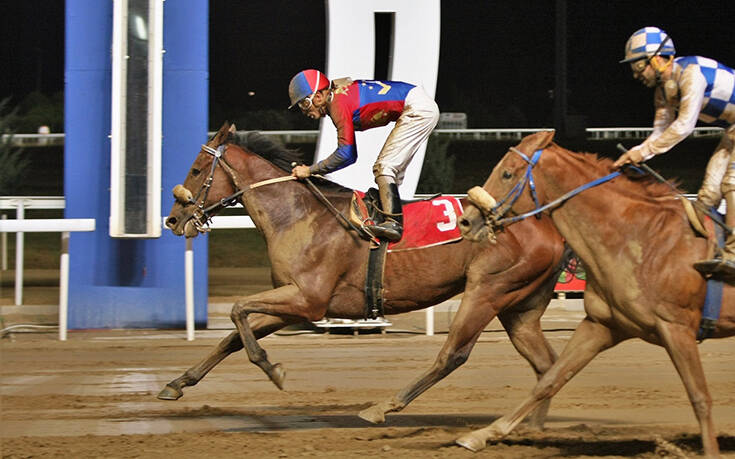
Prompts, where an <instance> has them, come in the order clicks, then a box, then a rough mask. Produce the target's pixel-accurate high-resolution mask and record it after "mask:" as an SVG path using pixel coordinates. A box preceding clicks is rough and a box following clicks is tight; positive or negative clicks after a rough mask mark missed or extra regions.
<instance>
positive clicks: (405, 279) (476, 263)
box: [158, 123, 567, 425]
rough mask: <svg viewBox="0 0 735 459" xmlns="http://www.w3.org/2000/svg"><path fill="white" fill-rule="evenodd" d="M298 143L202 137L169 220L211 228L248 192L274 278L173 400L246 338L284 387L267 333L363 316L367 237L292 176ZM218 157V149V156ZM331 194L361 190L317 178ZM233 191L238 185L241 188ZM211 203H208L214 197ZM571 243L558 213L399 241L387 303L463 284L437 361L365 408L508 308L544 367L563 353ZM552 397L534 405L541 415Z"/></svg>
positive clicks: (409, 306)
mask: <svg viewBox="0 0 735 459" xmlns="http://www.w3.org/2000/svg"><path fill="white" fill-rule="evenodd" d="M299 159H300V158H299V157H298V155H297V154H296V152H294V151H292V150H286V149H283V148H282V147H279V146H277V145H275V144H274V143H272V142H271V141H269V140H268V139H266V138H265V137H263V136H262V135H260V134H258V133H246V134H243V133H236V132H235V127H234V126H230V125H229V124H227V123H225V124H224V125H223V126H222V128H221V129H220V130H219V132H218V133H217V134H216V135H215V136H214V137H213V138H212V140H210V141H209V142H208V143H207V145H204V146H203V147H202V150H200V152H199V154H198V155H197V157H196V159H195V161H194V164H193V165H192V167H191V170H190V172H189V174H188V176H187V177H186V180H185V182H184V184H183V187H182V186H181V185H177V187H176V188H175V193H174V194H175V197H176V202H175V203H174V205H173V208H172V209H171V213H170V215H169V216H168V218H167V220H166V225H167V226H168V227H169V228H170V229H171V230H172V231H173V232H174V233H175V234H177V235H185V236H186V237H194V236H196V235H197V234H198V232H200V231H204V230H205V229H206V228H205V227H204V223H205V221H206V220H207V219H208V217H209V213H210V212H212V213H214V212H215V211H216V210H218V208H221V207H223V206H224V205H226V204H228V203H232V202H233V201H239V202H241V203H242V204H243V206H244V207H245V208H246V209H247V211H248V213H249V215H250V217H251V218H252V220H253V222H254V223H255V225H256V227H257V228H258V230H259V231H260V232H261V233H262V235H263V236H264V237H265V240H266V242H267V250H268V256H269V258H270V261H271V265H272V273H271V277H272V281H273V285H274V287H275V288H274V289H272V290H268V291H265V292H263V293H258V294H255V295H251V296H247V297H245V298H242V299H240V300H238V301H237V302H236V303H235V304H234V305H233V307H232V313H231V318H232V321H233V322H234V323H235V325H236V327H237V331H233V332H232V333H231V334H230V335H229V336H227V337H226V338H224V339H223V340H222V342H221V343H219V345H217V346H216V348H215V349H214V350H213V351H212V352H211V353H210V354H209V355H208V356H207V357H206V358H205V359H204V360H202V361H201V362H200V363H198V364H197V365H195V366H193V367H192V368H190V369H188V370H187V371H186V372H185V373H184V374H183V375H182V376H180V377H179V378H176V379H174V380H173V381H171V382H170V383H168V384H167V385H166V387H165V388H164V389H163V390H162V391H161V393H160V394H159V395H158V397H159V398H161V399H169V400H175V399H178V398H179V397H181V396H182V395H183V392H182V389H183V388H184V387H186V386H193V385H195V384H197V383H198V382H199V381H200V380H201V379H202V378H203V377H204V376H205V375H206V374H207V373H208V372H209V371H210V370H211V369H212V368H213V367H214V366H215V365H217V364H218V363H219V362H220V361H222V359H224V358H225V357H226V356H227V355H229V354H231V353H232V352H235V351H238V350H240V349H242V348H243V346H244V347H245V349H246V352H247V355H248V357H249V359H250V360H251V361H252V362H253V363H254V364H256V365H257V366H259V367H260V368H261V369H262V370H263V371H264V372H265V373H266V374H267V375H268V377H269V378H270V379H271V381H272V382H273V383H274V384H275V385H276V386H277V387H278V388H279V389H281V388H283V381H284V376H285V372H284V370H283V368H282V367H281V365H280V364H272V363H271V362H270V361H269V360H268V357H267V355H266V352H265V351H264V350H263V349H262V348H261V347H260V345H259V344H258V342H257V340H258V339H259V338H262V337H264V336H267V335H268V334H270V333H273V332H275V331H277V330H279V329H281V328H283V327H284V326H286V325H289V324H294V323H299V322H304V321H316V320H320V319H322V318H324V317H338V318H350V319H358V318H361V317H363V314H364V304H365V294H364V291H363V286H364V284H365V274H366V264H367V259H368V253H369V250H370V248H369V246H370V243H369V241H366V240H364V239H361V238H360V237H359V236H358V235H357V234H356V233H355V231H349V230H347V229H346V228H345V227H344V226H343V225H342V224H341V223H340V221H339V220H338V219H337V218H336V217H335V215H333V213H331V212H330V210H329V209H328V208H327V207H326V206H325V204H324V203H323V202H321V201H320V200H319V199H317V197H316V196H315V194H314V193H313V192H312V191H311V190H310V188H309V187H308V186H307V185H306V184H305V183H304V182H302V181H296V180H295V179H294V180H291V179H293V177H291V176H290V171H291V164H292V161H298V160H299ZM215 160H216V161H215ZM312 180H313V183H314V184H316V186H317V187H318V188H319V189H320V190H321V192H322V193H323V194H324V195H325V196H326V198H327V199H328V200H329V201H330V202H331V203H332V204H333V206H334V207H335V208H336V209H338V210H339V211H340V212H342V213H347V212H348V209H349V206H350V200H351V196H352V190H348V189H346V188H343V187H341V186H339V185H336V184H334V183H332V182H329V181H327V180H324V179H319V178H312ZM233 195H234V196H233ZM210 206H211V207H212V209H208V208H209V207H210ZM566 252H567V251H566V250H565V245H564V242H563V240H562V239H561V237H560V236H559V234H558V232H557V231H556V230H555V229H554V227H553V225H552V224H551V221H550V220H549V219H547V218H542V219H540V220H537V219H532V220H529V221H527V222H524V223H522V224H520V225H517V226H516V227H514V228H513V230H512V231H508V232H507V233H505V234H504V235H502V236H501V237H499V238H498V241H497V244H496V245H492V244H490V243H488V242H487V241H484V242H479V243H474V242H470V241H465V240H461V241H458V242H456V243H452V244H445V245H439V246H435V247H430V248H425V249H420V250H412V251H405V252H390V253H388V254H387V257H386V258H387V259H386V264H385V282H384V288H385V290H384V310H385V313H386V314H398V313H403V312H408V311H413V310H417V309H421V308H426V307H428V306H431V305H435V304H437V303H440V302H442V301H444V300H446V299H448V298H451V297H453V296H455V295H457V294H458V293H461V292H462V291H463V290H464V295H463V296H462V301H461V304H460V307H459V310H458V311H457V314H456V317H455V319H454V321H453V323H452V325H451V328H450V331H449V336H448V338H447V340H446V342H445V343H444V345H443V347H442V349H441V351H440V353H439V355H438V356H437V358H436V360H435V362H434V364H433V366H432V367H431V368H430V369H429V370H428V371H427V372H426V373H425V374H423V375H422V376H421V377H419V378H418V379H416V380H415V381H414V382H413V383H411V384H409V385H408V386H407V387H406V388H405V389H403V390H401V391H400V392H399V393H398V394H397V395H396V396H395V397H392V398H390V399H388V400H386V401H384V402H382V403H379V404H377V405H374V406H372V407H370V408H368V409H366V410H365V411H363V412H362V413H360V416H361V417H363V418H364V419H366V420H369V421H371V422H383V421H384V420H385V417H384V415H385V413H388V412H391V411H399V410H401V409H402V408H403V407H405V406H406V405H407V404H408V403H410V402H411V401H412V400H413V399H414V398H416V397H417V396H419V395H420V394H421V393H423V392H424V391H426V390H427V389H428V388H430V387H431V386H432V385H434V384H435V383H436V382H437V381H439V380H441V379H442V378H443V377H445V376H446V375H448V374H449V373H451V372H452V371H453V370H454V369H456V368H457V367H459V366H460V365H461V364H462V363H464V362H465V361H466V360H467V358H468V356H469V353H470V350H471V349H472V347H473V346H474V344H475V342H476V341H477V339H478V337H479V336H480V334H481V333H482V331H483V329H484V328H485V326H486V325H487V324H488V323H489V322H490V321H491V320H492V319H493V318H494V317H495V316H498V317H499V319H500V321H501V323H502V324H503V326H504V327H505V329H506V331H507V333H508V335H509V336H510V339H511V341H512V343H513V345H514V346H515V347H516V349H517V350H518V352H520V354H521V355H522V356H523V357H525V358H526V360H528V362H529V363H530V364H531V367H532V368H533V370H534V371H535V373H536V375H537V378H538V377H540V376H541V374H543V373H544V372H545V371H546V370H547V369H548V368H549V367H550V366H551V364H552V363H553V361H554V360H555V359H556V355H555V353H554V351H553V349H552V348H551V347H550V346H549V343H548V342H547V341H546V339H545V338H544V336H543V334H542V331H541V327H540V322H539V319H540V317H541V315H542V314H543V312H544V311H545V309H546V306H547V304H548V302H549V301H550V299H551V296H552V294H553V288H554V285H555V282H556V280H557V278H558V275H559V270H560V267H561V266H562V265H563V263H561V262H562V259H563V258H564V256H565V253H566ZM547 409H548V404H547V405H546V406H544V407H542V408H541V409H540V410H538V411H537V413H536V415H534V417H535V420H536V423H537V425H541V424H542V423H543V419H544V418H545V414H546V411H547Z"/></svg>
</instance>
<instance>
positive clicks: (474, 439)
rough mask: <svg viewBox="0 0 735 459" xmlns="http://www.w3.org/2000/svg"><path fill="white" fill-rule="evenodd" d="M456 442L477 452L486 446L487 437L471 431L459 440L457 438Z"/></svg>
mask: <svg viewBox="0 0 735 459" xmlns="http://www.w3.org/2000/svg"><path fill="white" fill-rule="evenodd" d="M455 443H456V444H458V445H459V446H461V447H463V448H467V449H468V450H470V451H472V452H473V453H476V452H478V451H480V450H481V449H483V448H485V439H484V438H481V437H480V436H479V435H478V434H477V433H475V432H470V433H468V434H466V435H462V436H461V437H459V438H458V439H457V440H455Z"/></svg>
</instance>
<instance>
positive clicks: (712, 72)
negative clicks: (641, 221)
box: [614, 27, 735, 277]
mask: <svg viewBox="0 0 735 459" xmlns="http://www.w3.org/2000/svg"><path fill="white" fill-rule="evenodd" d="M675 53H676V51H675V49H674V43H673V42H672V41H671V38H669V36H668V34H666V32H664V31H663V30H661V29H659V28H657V27H644V28H643V29H640V30H638V31H636V32H635V33H634V34H633V35H632V36H631V37H630V38H629V39H628V42H627V43H626V45H625V59H623V60H622V61H620V62H621V63H628V64H630V67H631V69H632V71H633V78H636V79H638V80H640V82H641V83H643V84H644V85H646V86H648V87H649V88H654V107H655V117H654V122H653V132H652V133H651V135H650V136H649V137H648V138H647V139H646V140H644V141H643V143H641V144H640V145H637V146H635V147H633V148H631V149H630V150H628V152H627V153H625V154H623V155H622V156H620V158H618V160H617V161H615V164H614V166H615V167H620V166H622V165H623V164H628V163H633V164H636V163H640V162H641V161H646V160H648V159H650V158H652V157H653V156H654V155H658V154H662V153H666V152H667V151H669V150H670V149H671V148H673V147H674V146H675V145H676V144H678V143H679V142H681V141H682V140H684V139H685V138H686V137H687V136H689V134H691V133H692V131H693V130H694V127H695V125H696V123H697V119H700V120H702V121H704V122H707V123H715V124H719V125H722V126H723V127H724V128H725V133H724V134H723V136H722V139H721V141H720V143H719V144H718V145H717V148H716V149H715V152H714V153H713V155H712V158H711V159H710V160H709V163H708V164H707V170H706V172H705V177H704V181H703V183H702V187H701V188H700V190H699V193H698V194H697V200H698V201H699V202H701V203H702V204H704V205H705V206H706V207H707V208H712V207H717V206H718V205H719V203H720V201H721V200H722V198H723V197H724V198H725V202H726V204H727V215H726V217H725V223H726V224H727V225H728V226H730V227H735V71H733V69H731V68H729V67H727V66H725V65H723V64H720V63H719V62H717V61H715V60H713V59H708V58H706V57H700V56H687V57H677V58H674V55H675ZM694 267H695V268H696V269H697V270H699V271H700V272H702V273H704V274H713V273H719V274H724V275H726V276H728V277H730V276H735V234H730V235H728V236H727V240H726V242H725V248H724V250H723V254H722V259H714V260H706V261H701V262H698V263H695V265H694Z"/></svg>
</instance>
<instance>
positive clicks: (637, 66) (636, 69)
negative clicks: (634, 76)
mask: <svg viewBox="0 0 735 459" xmlns="http://www.w3.org/2000/svg"><path fill="white" fill-rule="evenodd" d="M648 64H649V60H648V59H641V60H638V61H635V62H631V63H630V68H631V70H633V73H641V72H642V71H644V70H645V69H646V67H648Z"/></svg>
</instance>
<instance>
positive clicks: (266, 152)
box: [227, 131, 352, 193]
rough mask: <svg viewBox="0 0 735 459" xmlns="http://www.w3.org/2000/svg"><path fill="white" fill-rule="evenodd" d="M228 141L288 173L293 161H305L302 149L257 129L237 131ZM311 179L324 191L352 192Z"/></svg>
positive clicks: (323, 181) (330, 182) (340, 186)
mask: <svg viewBox="0 0 735 459" xmlns="http://www.w3.org/2000/svg"><path fill="white" fill-rule="evenodd" d="M227 143H234V144H235V145H237V146H239V147H241V148H243V149H245V150H247V151H250V152H252V153H255V154H256V155H258V156H260V157H261V158H263V159H265V160H267V161H269V162H270V163H272V164H273V165H274V166H276V167H278V168H279V169H282V170H284V171H286V172H288V173H291V169H293V166H292V165H291V164H292V163H296V164H303V163H304V156H303V154H302V153H301V151H300V150H297V149H293V148H286V147H284V146H283V145H281V144H280V143H278V142H276V141H274V140H271V139H269V138H268V137H266V136H264V135H263V134H261V133H260V132H257V131H245V132H242V131H238V132H235V133H233V134H230V135H229V136H228V138H227ZM311 180H312V182H313V183H314V184H315V185H317V186H318V187H319V188H320V189H321V190H322V191H327V192H344V193H352V190H350V189H349V188H345V187H343V186H342V185H339V184H337V183H334V182H332V181H329V180H327V179H324V178H320V177H311Z"/></svg>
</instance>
